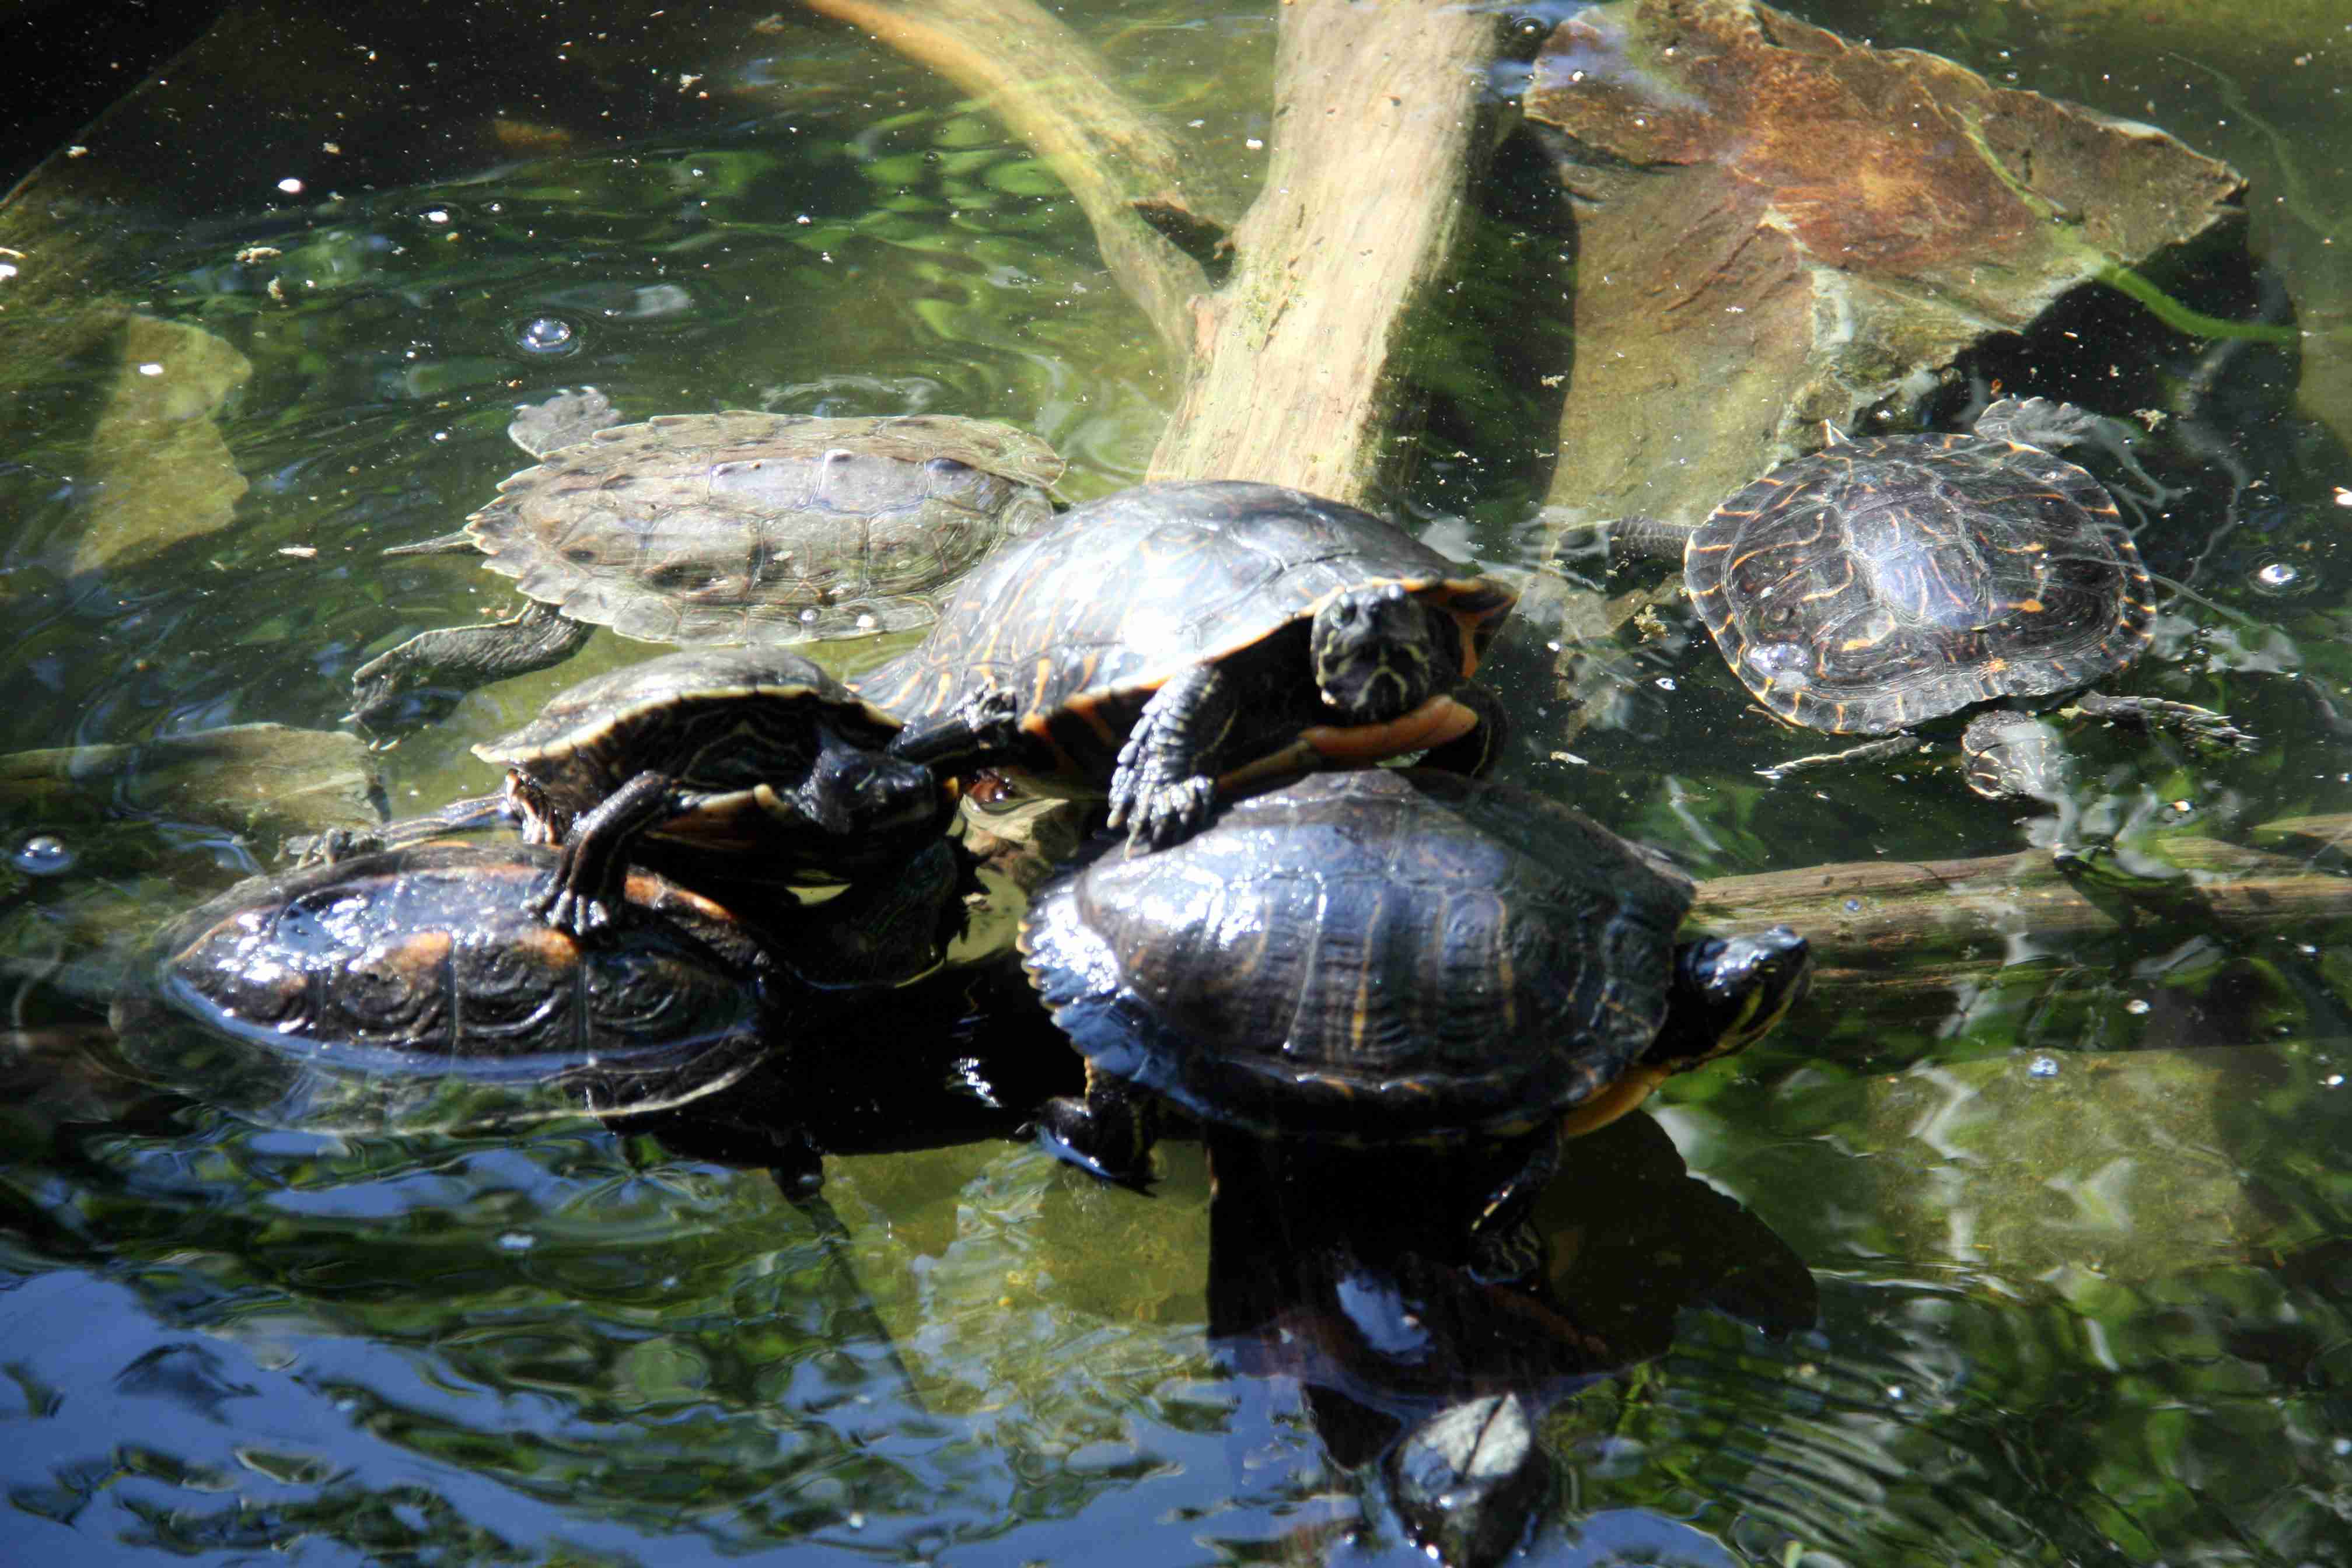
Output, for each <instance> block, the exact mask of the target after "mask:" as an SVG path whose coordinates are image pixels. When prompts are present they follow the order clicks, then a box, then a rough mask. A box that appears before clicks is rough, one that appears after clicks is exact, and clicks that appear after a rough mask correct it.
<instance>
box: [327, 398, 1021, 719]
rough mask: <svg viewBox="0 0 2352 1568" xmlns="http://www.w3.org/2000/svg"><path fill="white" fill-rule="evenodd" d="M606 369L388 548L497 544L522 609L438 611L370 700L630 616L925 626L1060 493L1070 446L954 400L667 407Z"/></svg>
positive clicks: (493, 560) (797, 628)
mask: <svg viewBox="0 0 2352 1568" xmlns="http://www.w3.org/2000/svg"><path fill="white" fill-rule="evenodd" d="M617 420H618V416H617V415H616V414H615V413H614V411H613V406H612V404H611V403H610V402H607V401H606V400H605V398H604V395H603V394H602V393H600V392H597V391H596V390H595V389H594V388H593V387H590V388H586V389H584V390H583V391H581V392H567V393H564V394H562V396H559V397H557V398H554V399H552V400H551V401H550V402H545V403H542V404H540V405H539V406H537V407H530V408H524V409H523V410H521V411H520V413H517V415H516V416H515V420H514V423H511V424H510V425H509V426H508V427H507V434H509V436H511V437H512V438H513V440H514V442H515V444H517V445H518V446H520V447H521V448H522V449H523V450H524V451H526V452H528V453H530V455H532V456H533V457H536V458H538V459H540V463H539V465H538V466H537V467H534V468H526V469H524V470H522V471H521V472H520V473H519V474H516V475H514V476H512V477H511V478H509V479H508V480H507V481H506V482H505V483H503V484H501V485H500V486H499V497H498V499H496V500H494V501H492V502H491V503H490V504H489V505H488V506H487V507H483V508H482V509H481V510H480V511H478V512H476V513H475V514H474V515H473V516H472V517H469V518H467V521H466V526H465V528H462V529H460V530H459V531H458V532H457V533H454V534H449V535H447V536H446V537H444V538H436V539H428V540H426V541H425V543H423V544H415V545H404V546H402V547H401V548H399V549H392V550H387V551H386V552H384V553H386V554H387V555H421V554H428V553H434V552H439V551H462V550H478V551H479V552H480V553H481V554H482V555H483V556H484V557H485V558H487V559H485V560H484V562H483V564H484V565H485V566H487V567H488V568H489V569H490V570H492V571H495V572H498V573H499V574H500V575H502V576H506V577H510V578H513V579H514V580H515V586H516V587H517V588H519V589H520V590H521V591H522V592H523V593H524V594H525V595H526V596H527V602H526V603H525V605H524V607H523V609H522V611H521V612H520V614H518V615H516V616H515V617H514V618H513V619H511V620H508V621H503V622H496V623H494V624H490V625H485V626H452V627H444V628H441V629H439V630H437V631H431V632H420V633H419V634H417V635H416V636H415V637H412V638H410V639H409V640H408V641H407V642H405V643H401V644H400V645H399V646H397V647H395V648H393V649H391V650H390V651H389V652H387V653H383V654H380V655H378V656H377V657H376V658H374V659H373V660H371V661H369V662H368V663H367V664H362V666H360V668H359V671H358V672H357V673H356V674H354V675H353V676H352V714H351V716H352V718H354V719H356V720H358V721H359V722H360V723H361V724H362V725H366V726H369V727H375V728H381V727H387V726H390V725H392V724H393V723H394V721H395V720H397V719H398V718H400V716H402V715H403V714H404V711H406V710H408V709H409V708H410V707H411V703H410V701H409V700H408V699H410V698H412V697H413V696H415V695H416V694H419V693H421V692H423V691H425V690H426V689H428V688H433V689H437V690H438V691H439V694H440V695H439V697H438V699H437V700H436V699H435V698H425V700H424V701H423V702H421V703H420V704H417V705H416V706H418V707H421V708H423V709H428V710H429V709H430V708H432V707H434V706H446V702H447V701H448V700H449V694H450V692H451V691H452V690H453V689H454V690H455V691H457V692H463V691H466V690H469V689H471V688H472V687H475V686H478V685H484V684H486V683H488V682H490V681H495V680H501V679H504V678H505V677H507V676H509V675H518V674H523V673H524V672H526V671H530V670H537V669H543V668H545V667H546V666H548V665H550V664H557V663H559V662H561V661H562V660H563V659H566V658H568V657H570V656H571V655H572V653H574V652H575V651H576V650H577V649H578V648H579V646H580V644H581V643H583V642H584V641H586V640H587V637H588V635H589V633H590V632H591V631H592V630H593V628H594V627H597V626H610V627H612V628H613V629H614V631H616V632H620V633H621V634H622V635H623V636H625V637H635V638H639V639H642V640H644V641H646V642H652V643H689V644H706V643H755V644H772V643H793V642H800V641H804V640H807V639H810V638H823V637H847V636H856V635H861V634H864V633H866V632H885V631H897V630H901V629H904V628H908V627H914V626H920V625H923V624H925V623H926V622H929V620H930V619H931V616H932V614H933V612H934V609H935V605H934V602H933V599H932V597H931V596H932V595H933V594H934V593H935V592H936V591H938V590H939V589H940V588H941V587H943V586H945V585H946V584H947V583H948V582H950V581H951V580H954V579H955V578H956V577H957V576H958V575H959V574H960V573H961V572H962V571H963V570H965V569H966V568H968V567H970V566H971V564H972V563H973V562H974V561H976V560H978V559H980V558H981V557H982V555H983V554H985V553H986V552H987V550H988V549H989V547H990V546H992V545H993V544H995V543H996V542H997V541H998V540H999V539H1002V538H1010V537H1012V536H1013V535H1015V534H1018V533H1021V532H1023V531H1024V530H1025V529H1028V528H1034V527H1035V526H1036V525H1037V524H1039V523H1041V522H1043V521H1044V520H1045V518H1046V517H1050V516H1051V515H1052V510H1053V508H1052V506H1051V504H1050V503H1049V502H1048V501H1047V500H1046V497H1045V487H1046V486H1050V485H1051V484H1053V482H1054V481H1055V479H1057V478H1059V477H1060V476H1061V473H1062V461H1061V459H1060V458H1059V457H1057V456H1055V454H1054V451H1053V449H1052V448H1051V447H1049V446H1047V445H1046V444H1045V443H1044V442H1042V441H1040V440H1038V439H1037V438H1036V437H1034V436H1033V435H1029V434H1025V433H1024V432H1022V431H1018V430H1015V429H1013V428H1012V427H1011V426H1009V425H1003V424H996V423H990V422H988V421H985V420H977V419H961V418H954V417H950V416H946V415H940V414H910V415H906V416H902V417H898V418H887V419H816V418H810V417H806V416H803V415H799V414H781V413H745V412H741V411H736V412H732V413H688V414H664V415H661V416H659V417H657V418H655V419H651V420H648V421H646V423H642V424H620V423H617Z"/></svg>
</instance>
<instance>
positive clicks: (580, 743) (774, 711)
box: [323, 648, 952, 933]
mask: <svg viewBox="0 0 2352 1568" xmlns="http://www.w3.org/2000/svg"><path fill="white" fill-rule="evenodd" d="M897 734H898V721H897V720H895V719H893V718H892V717H891V716H889V715H888V714H887V713H885V712H883V711H882V710H881V709H879V708H877V707H875V706H873V705H871V704H869V703H866V702H864V701H862V700H860V699H859V698H858V697H857V695H856V694H855V693H853V692H851V691H850V690H849V689H848V688H847V687H845V686H844V685H842V684H841V683H840V682H838V681H836V680H835V679H834V678H833V677H832V676H831V675H829V674H826V673H825V672H824V670H823V669H822V668H820V667H819V666H818V665H817V664H814V663H812V662H811V661H810V660H808V659H805V658H803V657H802V656H801V655H800V654H798V653H793V652H792V651H791V650H789V649H784V648H688V649H686V650H683V651H681V652H679V653H669V654H666V655H664V656H663V657H660V658H657V659H649V660H646V662H645V663H643V664H630V665H627V666H625V667H623V668H621V669H618V670H614V671H610V672H608V673H607V674H602V675H598V676H596V677H595V678H593V679H592V680H587V681H583V682H582V683H580V684H579V685H575V686H572V687H570V688H568V689H566V690H564V691H562V692H560V693H558V694H557V695H555V696H554V697H553V698H551V700H550V701H549V702H548V704H547V706H545V707H543V708H541V710H540V714H539V716H538V717H536V718H534V719H532V720H531V721H530V723H529V724H526V725H524V726H523V727H521V728H520V729H518V730H516V731H515V732H514V733H513V734H511V735H508V736H504V737H500V738H499V739H497V740H493V741H488V742H486V743H485V744H483V745H480V746H477V747H474V754H475V755H476V756H478V757H479V758H482V759H483V760H484V761H486V762H495V763H498V764H499V765H501V766H503V767H504V768H506V769H507V785H506V789H505V792H504V793H503V794H500V795H496V796H490V797H486V798H483V799H479V800H459V801H457V802H455V803H453V804H451V805H449V806H446V807H444V808H442V809H441V810H438V811H436V812H433V813H431V814H430V815H427V816H424V817H419V818H416V819H414V820H413V821H406V822H399V823H394V824H392V825H391V826H389V827H386V828H383V829H378V830H375V831H371V832H366V833H346V834H342V835H340V836H338V837H337V838H336V839H335V840H334V841H332V842H331V843H329V844H326V845H325V846H323V847H324V848H325V849H326V850H327V851H328V852H330V853H331V854H334V855H342V854H347V853H350V852H352V851H354V850H357V849H363V848H382V847H383V846H385V845H388V844H397V843H403V842H410V841H415V840H417V839H420V838H426V837H430V836H432V835H434V834H436V833H442V832H446V831H451V830H453V829H457V828H466V827H472V826H477V825H479V824H482V823H485V822H488V821H499V820H505V821H518V822H520V826H521V828H522V831H523V838H524V840H525V841H526V842H530V843H537V844H552V845H557V846H559V847H560V848H561V849H562V857H561V859H560V860H559V862H558V863H557V869H556V874H555V880H554V882H553V883H551V885H550V887H549V888H548V890H547V892H546V893H545V894H543V895H542V896H541V900H540V902H541V907H542V911H543V913H544V914H545V915H546V916H547V919H548V922H549V924H551V925H555V926H556V927H558V928H559V929H562V930H565V931H570V932H573V933H584V932H587V931H590V930H593V928H595V927H596V926H599V925H604V924H605V923H606V922H607V921H608V920H610V919H611V918H612V916H613V915H614V910H615V907H616V904H617V898H618V891H619V888H620V883H621V874H622V870H623V867H624V865H625V863H626V862H628V861H629V860H631V859H633V858H640V857H643V856H646V855H652V856H656V857H658V860H657V863H658V864H659V865H660V866H661V868H662V869H664V870H666V871H668V872H670V873H672V874H674V875H678V876H681V877H683V878H685V880H687V881H688V882H689V883H694V884H696V885H702V884H703V883H705V881H706V880H707V876H706V875H705V874H698V871H701V872H704V873H708V872H709V871H710V870H714V869H715V870H716V871H718V872H719V873H726V874H729V875H731V876H737V877H740V876H742V875H744V874H745V873H747V872H756V873H765V874H768V875H770V876H773V877H779V878H781V877H782V876H783V875H785V874H787V873H793V872H800V871H814V872H820V873H826V874H829V875H834V876H845V877H854V876H856V875H859V874H861V873H868V872H874V871H878V870H884V869H887V868H889V867H893V866H897V865H901V864H904V863H905V862H906V861H908V859H909V858H910V857H911V856H912V855H913V854H914V853H915V852H917V851H918V850H919V849H920V848H921V847H922V846H923V844H924V842H925V841H927V840H929V839H932V838H936V837H937V836H938V832H939V830H940V827H941V826H942V825H943V822H944V821H945V818H946V814H947V812H948V811H949V810H950V808H951V806H952V801H951V800H950V797H949V795H948V794H947V792H946V791H945V790H943V789H941V788H940V784H939V782H938V781H937V780H936V779H934V778H933V776H932V774H931V772H930V770H929V768H924V767H922V766H920V765H919V764H917V763H912V762H905V761H901V760H899V759H898V758H895V757H892V756H890V755H888V753H887V751H886V750H885V747H887V746H888V745H889V743H890V741H891V739H892V737H895V736H896V735H897Z"/></svg>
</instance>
